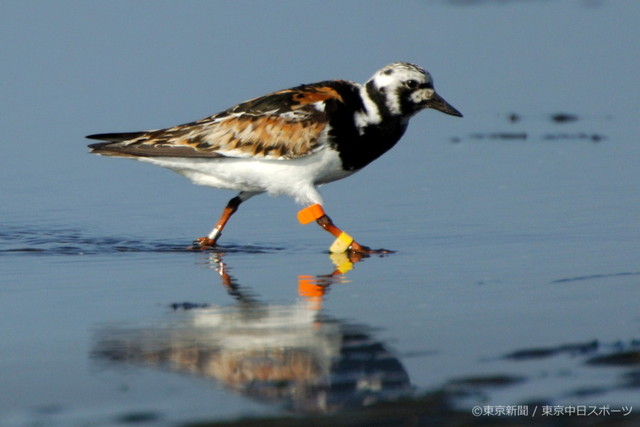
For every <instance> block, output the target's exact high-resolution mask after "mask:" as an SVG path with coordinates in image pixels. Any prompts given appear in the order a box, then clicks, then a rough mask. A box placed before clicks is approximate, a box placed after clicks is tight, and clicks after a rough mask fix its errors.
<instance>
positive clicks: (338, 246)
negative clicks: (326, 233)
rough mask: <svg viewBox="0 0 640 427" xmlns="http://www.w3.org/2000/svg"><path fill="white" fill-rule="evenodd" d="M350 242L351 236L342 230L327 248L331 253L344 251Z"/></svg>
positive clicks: (351, 241) (351, 240)
mask: <svg viewBox="0 0 640 427" xmlns="http://www.w3.org/2000/svg"><path fill="white" fill-rule="evenodd" d="M352 243H353V237H351V236H349V235H348V234H347V233H345V232H344V231H343V232H342V233H341V234H340V235H339V236H338V238H337V239H336V240H335V241H334V242H333V244H332V245H331V247H330V248H329V251H330V252H331V253H333V254H339V253H342V252H346V251H347V249H349V246H351V244H352Z"/></svg>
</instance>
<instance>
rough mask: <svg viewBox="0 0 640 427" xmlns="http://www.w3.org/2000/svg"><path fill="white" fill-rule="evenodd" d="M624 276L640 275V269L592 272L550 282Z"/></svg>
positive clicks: (582, 280)
mask: <svg viewBox="0 0 640 427" xmlns="http://www.w3.org/2000/svg"><path fill="white" fill-rule="evenodd" d="M625 276H640V271H626V272H622V273H609V274H592V275H589V276H576V277H566V278H564V279H557V280H553V281H552V282H551V283H569V282H584V281H589V280H597V279H609V278H613V277H625Z"/></svg>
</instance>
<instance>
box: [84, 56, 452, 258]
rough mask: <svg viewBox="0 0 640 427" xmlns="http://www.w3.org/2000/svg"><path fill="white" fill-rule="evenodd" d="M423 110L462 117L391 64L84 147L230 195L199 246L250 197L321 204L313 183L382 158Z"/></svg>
mask: <svg viewBox="0 0 640 427" xmlns="http://www.w3.org/2000/svg"><path fill="white" fill-rule="evenodd" d="M424 108H434V109H437V110H440V111H442V112H444V113H447V114H450V115H454V116H462V115H461V114H460V113H459V112H458V111H457V110H456V109H454V108H453V107H451V106H450V105H449V104H448V103H447V102H446V101H444V99H442V98H441V97H440V96H439V95H438V94H437V93H436V92H435V90H434V89H433V80H432V78H431V75H430V74H429V73H428V72H426V71H425V70H423V69H422V68H420V67H418V66H416V65H413V64H409V63H404V62H399V63H394V64H390V65H388V66H386V67H384V68H382V69H381V70H379V71H378V72H376V73H375V74H374V75H373V77H372V78H371V79H370V80H369V81H368V82H367V83H365V84H364V85H360V84H358V83H354V82H350V81H345V80H330V81H323V82H319V83H313V84H306V85H301V86H297V87H294V88H291V89H285V90H281V91H277V92H274V93H271V94H268V95H265V96H262V97H259V98H254V99H252V100H249V101H246V102H243V103H241V104H239V105H237V106H235V107H232V108H229V109H227V110H225V111H223V112H221V113H218V114H215V115H213V116H209V117H206V118H204V119H201V120H198V121H195V122H191V123H186V124H183V125H178V126H174V127H171V128H167V129H160V130H150V131H144V132H129V133H108V134H97V135H90V136H88V138H91V139H98V140H102V141H106V142H101V143H97V144H91V145H90V146H89V147H90V148H91V151H92V152H93V153H96V154H101V155H106V156H116V157H130V158H136V159H138V160H141V161H145V162H149V163H153V164H157V165H160V166H164V167H167V168H169V169H172V170H174V171H176V172H178V173H180V174H182V175H184V176H186V177H187V178H189V179H191V180H192V181H193V182H194V183H196V184H201V185H207V186H211V187H217V188H227V189H232V190H236V191H239V192H240V193H239V194H238V196H237V197H235V198H234V199H232V200H231V201H230V203H229V205H228V206H227V208H226V209H225V214H223V218H221V220H220V221H219V222H218V225H217V226H216V228H214V230H213V231H212V232H211V233H210V234H209V237H207V238H203V239H200V240H199V243H200V246H203V247H204V246H206V247H208V246H213V245H214V244H215V243H216V240H217V239H218V238H219V236H220V230H221V229H222V227H224V224H225V223H226V220H228V217H229V216H231V214H233V212H235V210H236V209H237V206H238V205H239V204H240V203H242V202H243V201H245V200H247V199H249V198H250V197H252V196H254V195H256V194H260V193H262V192H269V193H270V194H284V195H288V196H291V197H293V198H294V199H295V200H296V201H297V202H299V203H301V204H302V205H307V206H308V205H313V204H322V198H321V197H320V195H319V193H318V192H317V190H316V188H315V187H316V186H317V185H320V184H324V183H327V182H331V181H335V180H337V179H341V178H344V177H346V176H348V175H350V174H352V173H354V172H356V171H357V170H359V169H361V168H363V167H364V166H366V165H367V164H369V163H370V162H371V161H373V160H375V159H376V158H378V157H379V156H381V155H382V154H383V153H384V152H386V151H387V150H389V149H390V148H391V147H393V145H395V143H396V142H397V141H398V140H399V139H400V138H401V136H402V135H403V133H404V131H405V130H406V127H407V125H408V122H409V119H410V118H411V117H412V116H413V115H414V114H415V113H417V112H418V111H420V110H422V109H424ZM223 219H224V221H223ZM327 219H328V217H327ZM318 222H319V223H320V220H318ZM321 225H323V224H321ZM323 227H324V228H326V229H328V227H327V226H325V225H323ZM336 229H337V227H336ZM329 231H331V230H329ZM332 232H333V231H332ZM334 234H335V233H334ZM353 243H354V245H352V246H353V248H356V249H358V248H359V249H362V250H364V247H361V246H360V245H357V243H355V242H353ZM355 245H357V247H356V246H355Z"/></svg>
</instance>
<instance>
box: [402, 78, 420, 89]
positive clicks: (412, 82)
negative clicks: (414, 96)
mask: <svg viewBox="0 0 640 427" xmlns="http://www.w3.org/2000/svg"><path fill="white" fill-rule="evenodd" d="M404 84H405V85H406V86H407V87H408V88H409V89H415V88H417V87H418V82H417V81H416V80H407V81H406V82H405V83H404Z"/></svg>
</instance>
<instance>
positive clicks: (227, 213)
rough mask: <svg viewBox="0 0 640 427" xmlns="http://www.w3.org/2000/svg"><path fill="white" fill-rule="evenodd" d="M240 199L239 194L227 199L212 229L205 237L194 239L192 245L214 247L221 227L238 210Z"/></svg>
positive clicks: (205, 247)
mask: <svg viewBox="0 0 640 427" xmlns="http://www.w3.org/2000/svg"><path fill="white" fill-rule="evenodd" d="M242 201H243V200H242V198H240V196H236V197H234V198H233V199H231V200H229V203H227V206H226V207H225V208H224V210H223V211H222V215H221V216H220V219H219V220H218V222H217V223H216V226H215V227H213V230H211V233H209V235H208V236H207V237H200V238H199V239H196V240H195V241H194V242H193V245H194V247H196V248H199V249H207V248H212V247H214V246H215V245H216V242H217V241H218V239H219V238H220V236H221V235H222V229H223V228H224V226H225V225H226V224H227V222H228V221H229V218H231V215H233V214H234V213H235V212H236V211H237V210H238V206H240V203H242Z"/></svg>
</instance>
